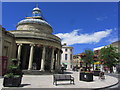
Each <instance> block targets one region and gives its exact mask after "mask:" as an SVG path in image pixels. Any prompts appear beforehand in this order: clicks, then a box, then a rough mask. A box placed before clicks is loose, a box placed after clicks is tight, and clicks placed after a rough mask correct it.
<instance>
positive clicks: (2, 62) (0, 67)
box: [0, 56, 8, 76]
mask: <svg viewBox="0 0 120 90" xmlns="http://www.w3.org/2000/svg"><path fill="white" fill-rule="evenodd" d="M7 63H8V57H7V56H0V76H3V75H4V74H5V73H6V71H7Z"/></svg>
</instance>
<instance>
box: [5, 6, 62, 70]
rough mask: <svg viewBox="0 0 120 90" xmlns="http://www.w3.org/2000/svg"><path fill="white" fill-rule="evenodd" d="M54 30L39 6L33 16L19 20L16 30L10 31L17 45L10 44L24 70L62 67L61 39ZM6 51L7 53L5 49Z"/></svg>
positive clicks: (57, 68) (34, 10)
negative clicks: (54, 33)
mask: <svg viewBox="0 0 120 90" xmlns="http://www.w3.org/2000/svg"><path fill="white" fill-rule="evenodd" d="M52 32H53V30H52V27H51V25H50V24H49V23H47V22H46V21H45V20H44V19H43V17H42V12H41V10H40V9H39V8H38V7H35V8H34V9H33V10H32V17H25V19H23V20H21V21H20V22H18V24H17V26H16V30H13V31H9V33H10V34H11V35H13V42H12V43H13V44H15V45H16V46H15V47H14V46H13V45H10V46H11V47H12V46H13V47H14V49H13V50H15V53H13V54H14V55H16V58H17V59H18V60H19V61H20V66H21V68H22V69H23V70H39V71H54V70H59V69H60V64H61V61H60V58H61V52H62V51H61V47H62V46H61V39H60V38H59V37H57V36H55V35H53V34H52ZM9 39H10V38H8V40H9ZM5 45H7V42H6V44H5ZM4 52H5V53H6V51H5V50H4ZM12 52H13V51H11V53H12ZM14 57H15V56H14Z"/></svg>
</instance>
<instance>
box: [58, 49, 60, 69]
mask: <svg viewBox="0 0 120 90" xmlns="http://www.w3.org/2000/svg"><path fill="white" fill-rule="evenodd" d="M57 66H58V68H57V69H60V50H58V52H57Z"/></svg>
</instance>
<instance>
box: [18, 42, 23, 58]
mask: <svg viewBox="0 0 120 90" xmlns="http://www.w3.org/2000/svg"><path fill="white" fill-rule="evenodd" d="M17 45H18V53H17V59H18V60H20V56H21V47H22V44H17Z"/></svg>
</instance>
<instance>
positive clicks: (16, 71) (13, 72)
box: [5, 59, 23, 77]
mask: <svg viewBox="0 0 120 90" xmlns="http://www.w3.org/2000/svg"><path fill="white" fill-rule="evenodd" d="M22 75H23V73H22V70H21V69H20V68H19V65H18V61H17V59H12V64H11V65H10V66H9V67H8V70H7V73H6V74H5V77H20V76H22Z"/></svg>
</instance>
